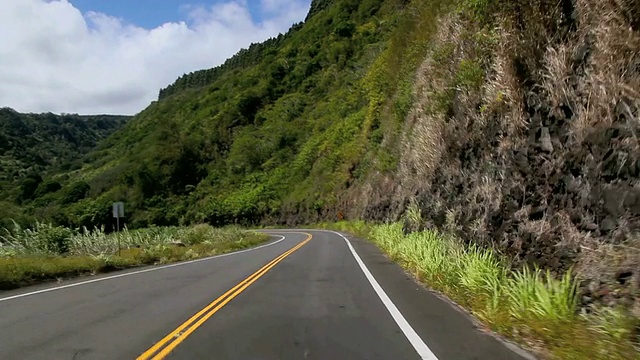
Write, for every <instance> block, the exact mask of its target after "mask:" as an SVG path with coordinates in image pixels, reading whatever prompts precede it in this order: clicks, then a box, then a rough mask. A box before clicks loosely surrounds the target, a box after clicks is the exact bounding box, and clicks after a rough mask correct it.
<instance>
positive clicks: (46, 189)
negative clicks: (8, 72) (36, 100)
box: [0, 108, 129, 225]
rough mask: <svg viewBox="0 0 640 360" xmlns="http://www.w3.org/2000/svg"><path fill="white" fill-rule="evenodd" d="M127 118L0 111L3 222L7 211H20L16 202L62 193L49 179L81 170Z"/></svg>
mask: <svg viewBox="0 0 640 360" xmlns="http://www.w3.org/2000/svg"><path fill="white" fill-rule="evenodd" d="M128 120H129V117H127V116H112V115H92V116H79V115H75V114H62V115H54V114H51V113H46V114H21V113H18V112H16V111H14V110H13V109H10V108H0V202H2V201H4V202H2V208H3V212H4V213H3V214H2V215H4V216H0V217H2V218H3V219H2V220H3V221H2V224H5V222H6V220H7V219H6V217H7V216H8V215H7V213H9V214H11V215H15V214H17V213H19V212H21V210H20V209H19V208H18V207H17V206H16V205H17V204H23V203H28V202H30V201H32V200H34V199H35V198H38V197H42V196H44V195H46V194H49V193H53V192H57V191H58V190H60V189H61V185H60V182H59V180H55V179H53V176H54V175H55V174H59V173H61V172H70V171H73V170H77V169H79V168H80V167H81V166H82V165H83V158H84V156H86V155H87V154H88V153H89V152H90V151H91V150H93V149H94V148H95V147H96V145H97V144H98V143H99V142H100V141H101V140H103V139H105V138H107V137H108V136H109V135H111V134H112V133H113V132H114V131H116V130H117V129H119V128H121V127H122V126H123V125H124V124H125V123H126V122H127V121H128ZM84 160H85V161H87V159H84ZM43 178H48V179H49V180H47V181H44V180H43ZM13 203H17V204H13ZM0 225H1V224H0ZM5 225H6V224H5Z"/></svg>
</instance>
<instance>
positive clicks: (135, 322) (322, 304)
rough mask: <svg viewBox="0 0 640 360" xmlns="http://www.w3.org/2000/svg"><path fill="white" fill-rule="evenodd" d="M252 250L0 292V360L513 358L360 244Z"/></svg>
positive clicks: (272, 245)
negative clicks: (0, 331)
mask: <svg viewBox="0 0 640 360" xmlns="http://www.w3.org/2000/svg"><path fill="white" fill-rule="evenodd" d="M270 233H271V234H272V235H273V239H272V240H271V242H269V243H268V244H265V245H263V246H261V247H259V248H256V249H251V250H248V251H247V250H245V251H242V252H239V253H234V254H228V255H224V256H220V257H215V258H209V259H203V260H200V261H195V262H189V263H181V264H176V265H171V266H165V267H150V268H145V269H142V270H141V269H137V270H131V271H125V272H122V273H117V274H115V275H114V274H111V275H105V276H101V277H91V278H89V279H87V278H84V279H76V280H74V281H69V282H64V283H61V284H49V285H42V286H38V287H30V288H25V289H21V290H19V291H6V292H0V329H2V333H1V335H0V359H5V360H8V359H20V360H23V359H140V360H143V359H144V360H146V359H162V358H166V359H385V360H387V359H394V360H395V359H421V358H422V359H440V360H445V359H456V360H464V359H490V360H499V359H524V358H525V357H523V356H526V354H524V355H523V353H521V352H518V351H517V349H515V350H514V348H513V347H509V346H507V345H505V344H504V343H503V342H501V341H498V340H497V339H495V338H494V337H491V336H489V335H487V334H485V333H483V332H481V331H479V330H477V329H476V328H475V327H474V325H473V324H472V322H471V321H470V320H469V319H468V318H467V317H466V316H465V315H463V314H462V313H461V312H459V311H457V310H455V309H454V307H453V306H451V305H450V304H449V303H447V302H445V301H443V300H441V299H440V298H439V297H436V296H434V295H433V294H432V293H430V292H429V291H427V290H425V289H424V288H423V287H421V286H419V285H418V284H416V283H415V282H414V281H413V280H412V279H411V278H410V277H409V276H407V275H406V274H405V273H404V272H403V271H402V269H401V268H400V267H398V266H397V265H395V264H393V263H392V262H390V261H389V260H388V259H387V258H385V257H384V256H383V255H382V254H381V253H380V251H379V250H378V249H377V248H376V247H375V246H374V245H372V244H370V243H369V242H367V241H364V240H360V239H356V238H351V237H347V238H345V237H342V235H340V234H338V233H333V232H325V231H304V230H278V231H276V230H273V231H270Z"/></svg>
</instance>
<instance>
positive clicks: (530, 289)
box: [318, 208, 640, 359]
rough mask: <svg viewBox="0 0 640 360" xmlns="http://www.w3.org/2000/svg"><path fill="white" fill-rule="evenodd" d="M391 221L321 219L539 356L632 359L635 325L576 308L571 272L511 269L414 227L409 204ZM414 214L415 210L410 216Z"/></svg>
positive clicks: (494, 256) (620, 316)
mask: <svg viewBox="0 0 640 360" xmlns="http://www.w3.org/2000/svg"><path fill="white" fill-rule="evenodd" d="M413 213H414V214H413V216H414V217H413V221H412V218H411V211H408V212H407V213H406V214H408V215H405V217H404V218H403V219H402V220H401V221H399V222H393V223H388V224H381V225H376V224H369V223H365V222H362V221H357V222H347V221H342V222H338V223H323V224H319V225H318V227H321V228H327V229H333V230H338V231H345V232H349V233H352V234H354V235H357V236H359V237H367V238H368V239H370V240H371V241H373V242H374V243H375V244H376V245H377V246H378V247H380V249H382V250H383V252H385V253H386V255H387V256H388V257H389V258H390V259H392V260H393V261H395V262H397V263H398V264H400V265H401V266H402V267H403V268H404V269H406V270H407V271H408V272H409V273H411V274H412V275H413V276H415V278H416V279H417V280H419V281H420V282H421V283H423V284H425V285H426V286H427V287H428V288H430V289H432V290H434V291H436V292H439V293H441V294H443V295H445V296H446V297H448V298H449V299H451V300H453V301H454V302H455V303H456V304H457V305H459V306H461V307H463V308H465V309H466V310H467V311H469V312H470V313H471V314H472V315H473V316H474V317H475V318H476V319H478V320H479V321H480V322H482V323H483V324H484V325H485V326H487V327H488V328H490V329H491V330H492V331H494V332H496V333H498V334H500V335H502V336H504V337H506V338H508V339H510V340H513V341H515V342H517V343H519V344H521V345H523V346H525V347H526V348H528V349H529V350H530V351H532V352H534V353H535V354H536V355H537V356H539V357H540V358H542V359H640V344H639V343H638V340H639V339H638V333H637V329H638V326H640V323H639V322H638V321H637V319H636V318H634V317H632V316H630V315H629V314H628V312H627V311H626V310H625V309H622V308H609V307H604V306H593V307H590V308H580V306H579V305H580V296H581V294H580V291H579V281H580V279H579V278H578V277H576V276H575V274H574V273H573V272H571V271H570V272H567V273H565V274H564V275H562V276H560V277H556V276H555V275H553V274H551V273H550V272H549V271H542V270H541V269H538V268H536V267H535V266H532V267H517V268H514V267H513V266H512V264H511V263H510V262H509V261H508V260H507V259H506V258H505V257H504V256H502V255H500V254H498V253H496V252H495V251H494V250H491V249H483V248H480V247H478V246H476V245H473V244H465V243H464V242H463V241H461V240H460V239H458V238H456V237H453V236H450V235H448V234H446V233H443V232H439V231H434V230H428V229H427V230H415V231H412V230H411V229H415V228H416V227H414V224H415V220H416V219H419V218H416V217H415V216H416V213H417V210H416V209H415V208H414V209H413ZM418 216H419V214H418Z"/></svg>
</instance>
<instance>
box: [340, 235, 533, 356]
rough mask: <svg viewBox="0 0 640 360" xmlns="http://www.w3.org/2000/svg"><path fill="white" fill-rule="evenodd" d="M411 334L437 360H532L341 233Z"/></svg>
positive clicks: (372, 248) (370, 246) (368, 246)
mask: <svg viewBox="0 0 640 360" xmlns="http://www.w3.org/2000/svg"><path fill="white" fill-rule="evenodd" d="M343 235H344V236H346V238H347V239H348V240H349V241H350V242H351V244H352V245H353V247H354V248H355V250H356V251H357V253H358V254H359V256H360V257H361V259H362V261H363V262H364V263H365V265H366V266H367V267H368V268H369V271H370V272H371V273H372V274H373V276H374V277H375V278H376V279H377V281H378V282H379V283H380V285H381V286H382V287H383V288H384V290H385V291H386V292H387V294H388V295H389V297H390V298H391V299H392V300H393V302H394V303H395V305H396V306H397V307H398V309H399V310H400V312H402V314H403V315H404V317H405V318H406V319H407V320H408V322H409V323H410V324H411V326H412V327H413V328H414V330H415V331H416V332H417V333H418V335H420V337H421V338H422V339H423V340H424V341H425V343H427V345H428V346H429V348H430V349H431V350H432V351H433V352H434V353H435V354H436V356H437V357H438V358H439V359H441V360H444V359H461V360H462V359H496V360H498V359H510V360H511V359H514V360H515V359H535V357H534V356H533V355H532V354H530V353H528V352H526V351H525V350H523V349H521V348H520V347H518V346H517V345H515V344H513V343H511V342H508V341H506V340H503V339H501V338H500V337H498V336H497V335H496V334H494V333H492V332H489V331H488V330H484V329H482V328H481V327H479V322H477V321H476V320H475V319H474V318H473V317H472V316H471V315H470V314H468V313H467V312H466V311H465V310H464V309H461V308H460V307H459V306H457V305H456V304H454V303H453V302H451V301H450V300H449V299H447V298H445V297H444V296H442V295H439V294H437V293H435V292H433V291H431V290H429V289H427V288H426V287H425V286H424V285H422V284H420V283H419V282H418V281H417V280H416V279H415V278H414V277H413V276H411V275H410V274H408V273H407V272H406V271H405V270H404V269H402V267H400V266H399V265H398V264H396V263H394V262H393V261H391V260H390V259H389V258H388V257H386V256H385V255H384V254H383V253H382V252H381V251H380V249H378V247H377V246H375V244H373V243H371V242H369V241H367V240H364V239H360V238H357V237H354V236H350V235H348V234H345V233H343Z"/></svg>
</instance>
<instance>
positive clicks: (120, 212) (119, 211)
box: [113, 202, 124, 218]
mask: <svg viewBox="0 0 640 360" xmlns="http://www.w3.org/2000/svg"><path fill="white" fill-rule="evenodd" d="M113 217H114V218H121V217H124V203H121V202H117V203H113Z"/></svg>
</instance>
